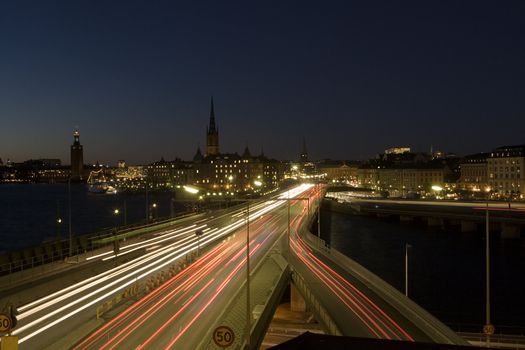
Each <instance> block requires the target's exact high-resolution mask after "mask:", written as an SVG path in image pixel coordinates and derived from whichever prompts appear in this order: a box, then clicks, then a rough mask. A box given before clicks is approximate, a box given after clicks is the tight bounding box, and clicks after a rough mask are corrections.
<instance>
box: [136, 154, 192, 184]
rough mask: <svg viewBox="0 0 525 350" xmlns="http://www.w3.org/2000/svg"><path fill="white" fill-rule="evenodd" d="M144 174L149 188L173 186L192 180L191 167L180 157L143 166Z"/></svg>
mask: <svg viewBox="0 0 525 350" xmlns="http://www.w3.org/2000/svg"><path fill="white" fill-rule="evenodd" d="M145 174H146V179H147V182H148V186H149V187H150V188H173V187H175V186H182V185H186V184H189V183H192V182H193V168H192V165H191V164H190V163H187V162H183V161H182V160H180V159H175V160H174V161H165V160H164V158H161V160H160V161H158V162H154V163H151V164H148V165H146V166H145Z"/></svg>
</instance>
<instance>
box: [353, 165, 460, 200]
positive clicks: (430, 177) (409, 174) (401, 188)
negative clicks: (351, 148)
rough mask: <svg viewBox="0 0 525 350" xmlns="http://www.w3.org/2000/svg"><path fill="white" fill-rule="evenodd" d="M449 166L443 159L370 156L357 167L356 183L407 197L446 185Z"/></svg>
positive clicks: (393, 195) (430, 191)
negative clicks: (387, 159)
mask: <svg viewBox="0 0 525 350" xmlns="http://www.w3.org/2000/svg"><path fill="white" fill-rule="evenodd" d="M450 173H451V169H450V168H449V167H448V165H447V164H446V163H445V162H442V161H432V162H429V161H427V162H411V163H406V162H385V161H381V160H371V161H369V162H367V163H365V164H362V165H361V166H359V168H358V169H357V183H358V185H359V186H361V187H364V188H370V189H374V190H380V191H386V192H388V193H389V196H391V197H406V196H408V195H409V194H410V193H417V194H421V195H425V194H430V193H432V192H433V190H432V187H433V186H434V188H437V187H442V188H444V187H445V179H446V178H447V176H448V175H449V174H450Z"/></svg>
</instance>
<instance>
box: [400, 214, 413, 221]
mask: <svg viewBox="0 0 525 350" xmlns="http://www.w3.org/2000/svg"><path fill="white" fill-rule="evenodd" d="M399 221H400V222H413V221H414V217H413V216H408V215H399Z"/></svg>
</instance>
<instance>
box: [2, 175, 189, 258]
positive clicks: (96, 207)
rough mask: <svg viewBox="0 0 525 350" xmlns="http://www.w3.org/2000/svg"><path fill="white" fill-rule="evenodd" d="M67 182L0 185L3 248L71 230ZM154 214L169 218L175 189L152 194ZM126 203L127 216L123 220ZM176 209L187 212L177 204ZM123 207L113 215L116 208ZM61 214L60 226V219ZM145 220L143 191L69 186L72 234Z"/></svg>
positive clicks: (16, 247) (23, 244)
mask: <svg viewBox="0 0 525 350" xmlns="http://www.w3.org/2000/svg"><path fill="white" fill-rule="evenodd" d="M68 198H69V196H68V185H67V184H14V185H11V184H2V185H0V252H1V251H11V250H17V249H22V248H26V247H30V246H34V245H38V244H39V243H41V242H43V241H45V240H50V239H54V238H56V237H57V236H58V235H61V237H66V235H67V234H68V232H69V228H68V227H69V226H68V224H69V221H68V220H69V219H68V217H69V216H68V214H69V209H68V208H69V206H68V203H69V201H68ZM148 202H149V205H150V206H151V205H152V204H153V203H157V209H156V210H157V212H155V211H154V210H153V209H152V211H151V215H153V216H155V215H157V216H158V217H167V216H169V215H170V213H171V208H170V202H171V193H149V195H148ZM124 206H125V207H126V215H125V216H126V218H124ZM175 206H176V211H184V210H185V209H184V207H183V206H182V205H181V204H180V203H176V204H175ZM115 208H119V210H120V214H119V216H118V217H115V215H114V214H113V211H114V209H115ZM57 210H58V216H60V217H61V218H62V224H61V225H60V229H59V230H58V229H57V224H56V218H57ZM125 219H126V222H127V224H132V223H138V222H141V221H142V222H143V221H145V220H146V196H145V194H133V195H126V194H94V193H90V192H88V191H87V187H86V185H84V184H71V228H72V232H73V234H74V235H75V234H83V233H91V232H96V231H98V230H101V229H104V228H110V227H115V225H117V224H118V225H123V224H124V221H125Z"/></svg>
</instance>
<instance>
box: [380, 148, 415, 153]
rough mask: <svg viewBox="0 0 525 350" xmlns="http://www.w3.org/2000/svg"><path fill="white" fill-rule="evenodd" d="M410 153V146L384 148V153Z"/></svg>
mask: <svg viewBox="0 0 525 350" xmlns="http://www.w3.org/2000/svg"><path fill="white" fill-rule="evenodd" d="M403 153H410V147H391V148H388V149H386V150H385V154H403Z"/></svg>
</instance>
